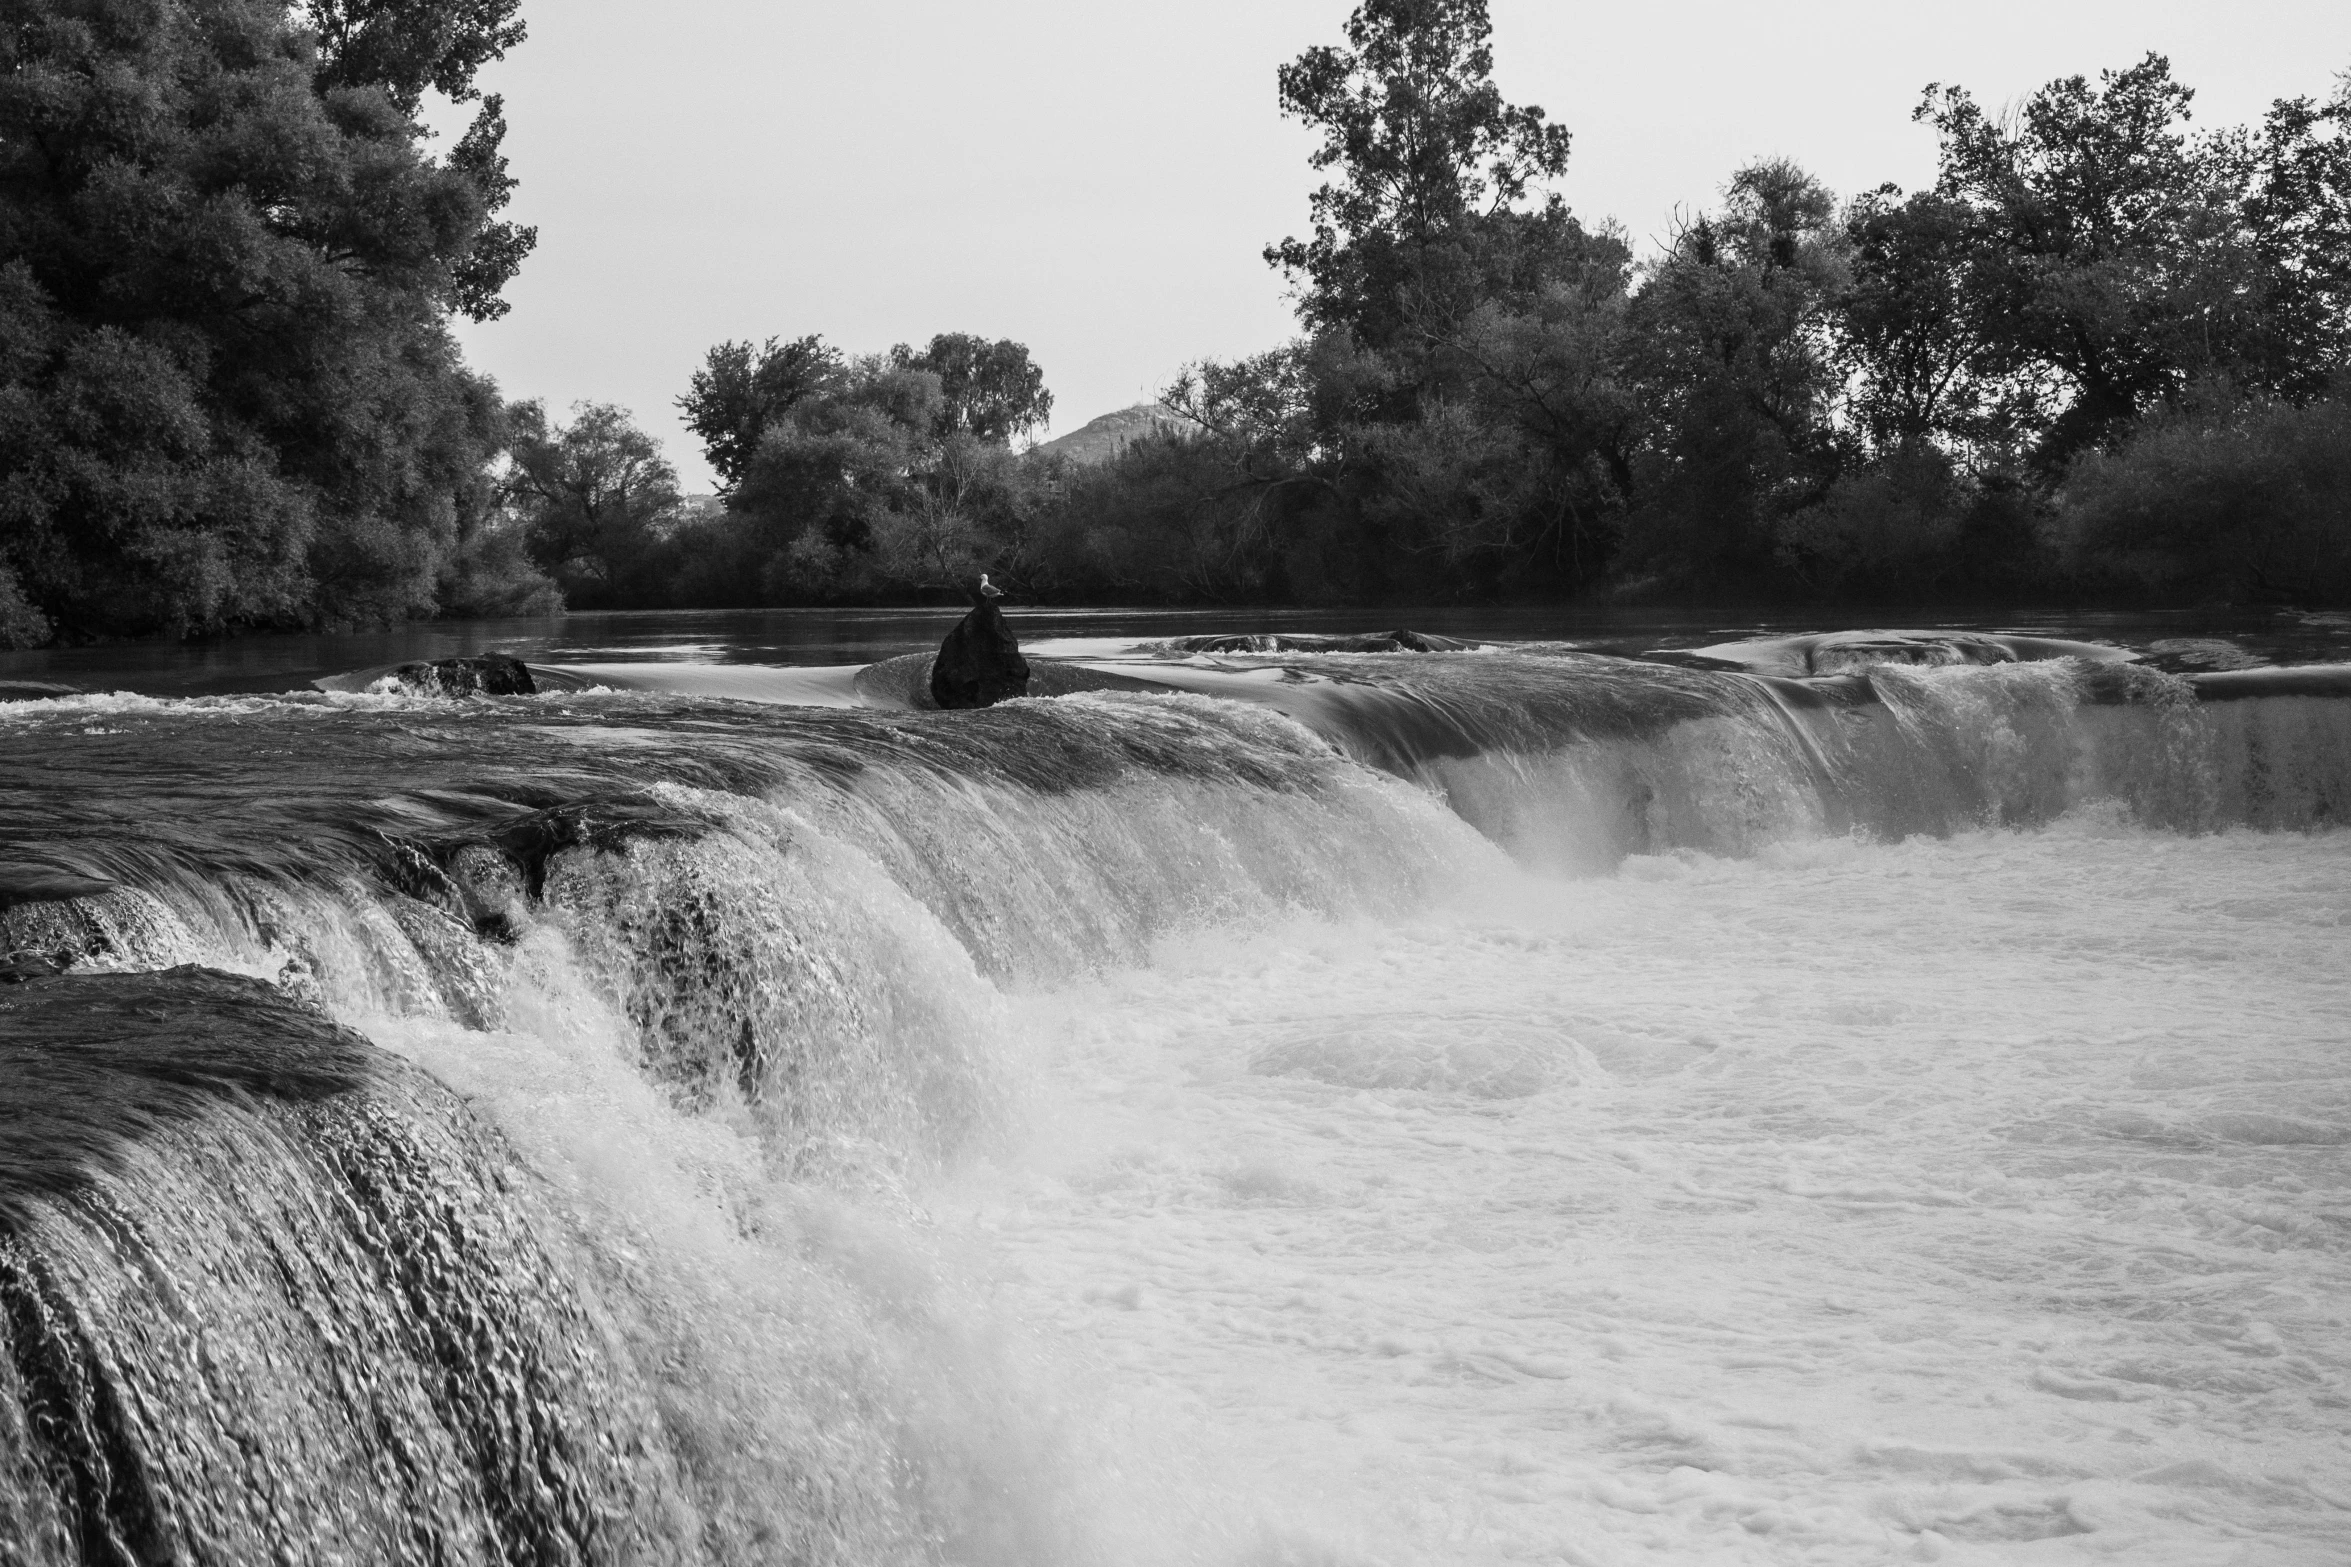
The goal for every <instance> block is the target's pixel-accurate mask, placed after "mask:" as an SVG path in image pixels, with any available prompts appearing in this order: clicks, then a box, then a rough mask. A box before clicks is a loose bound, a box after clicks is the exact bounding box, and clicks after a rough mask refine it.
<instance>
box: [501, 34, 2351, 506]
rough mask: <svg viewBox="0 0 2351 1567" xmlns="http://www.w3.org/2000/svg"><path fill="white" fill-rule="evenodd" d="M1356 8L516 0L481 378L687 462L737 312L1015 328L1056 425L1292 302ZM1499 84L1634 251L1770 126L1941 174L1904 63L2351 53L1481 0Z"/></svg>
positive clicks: (2211, 76) (2252, 58)
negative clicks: (684, 420) (1335, 83)
mask: <svg viewBox="0 0 2351 1567" xmlns="http://www.w3.org/2000/svg"><path fill="white" fill-rule="evenodd" d="M1349 9H1350V5H1349V4H1348V3H1346V0H1188V3H1184V4H1170V3H1166V0H1157V3H1153V4H1148V5H1143V4H1132V3H1127V0H995V3H975V0H823V3H814V0H784V3H777V0H668V3H666V4H661V5H654V4H647V3H642V0H639V3H635V4H622V3H620V0H562V3H560V4H554V3H549V0H539V3H536V4H528V3H526V8H525V14H526V16H527V17H528V19H529V23H530V31H531V36H530V41H529V42H528V43H526V44H524V45H523V46H522V48H520V49H519V50H517V51H515V53H514V54H513V55H512V56H511V57H509V58H508V59H507V60H505V61H503V62H501V63H499V64H497V65H494V66H492V67H491V68H490V69H489V70H488V71H487V72H485V73H484V83H485V85H486V86H488V87H489V88H490V89H491V90H492V91H496V92H502V93H504V94H505V95H506V113H507V118H508V120H509V122H510V123H511V125H512V130H511V131H510V132H509V135H508V138H507V150H508V152H509V155H510V156H511V158H512V160H513V172H514V173H515V175H516V176H517V177H518V178H519V179H520V180H521V182H522V184H521V188H520V190H519V191H518V192H517V193H516V196H515V203H514V214H513V215H514V216H516V217H517V218H518V219H519V220H520V221H522V222H525V223H535V224H537V225H538V229H539V248H538V251H537V253H536V254H534V255H533V256H532V257H531V259H530V260H529V262H528V263H527V264H526V265H525V266H524V268H523V272H522V275H521V276H520V277H519V278H518V279H516V280H515V282H514V283H513V284H512V285H510V286H509V287H508V289H507V292H506V297H507V298H508V299H509V300H510V301H511V302H512V303H513V306H514V309H513V313H512V314H511V315H509V316H508V317H507V318H506V319H505V320H503V321H499V322H495V323H492V324H490V325H487V326H480V327H473V326H468V327H466V328H465V330H464V331H463V334H462V335H463V337H464V340H465V344H466V349H467V353H468V356H469V357H470V359H471V360H472V362H473V363H474V364H475V365H476V366H477V367H479V368H481V369H483V370H486V371H488V372H489V373H490V374H491V375H493V376H495V377H496V378H497V379H498V381H499V383H500V385H501V387H502V388H503V389H504V391H505V393H506V395H507V396H509V397H536V398H541V399H544V400H545V401H546V402H547V403H548V405H549V406H550V408H551V409H552V410H561V409H564V408H566V407H568V406H569V405H570V404H572V403H573V402H576V401H579V400H583V399H593V400H597V401H606V402H615V403H619V404H621V405H622V406H623V407H626V408H628V409H630V410H631V411H632V412H634V413H635V414H636V416H637V418H638V419H639V420H640V422H642V423H643V424H644V425H645V427H646V428H647V429H649V430H652V431H653V432H655V433H656V434H657V435H659V436H660V437H661V438H662V439H663V440H665V441H666V442H667V443H668V446H669V451H670V455H671V457H672V459H673V460H674V461H675V462H676V463H677V465H678V469H679V472H680V475H681V477H682V478H683V479H684V481H685V484H686V488H687V489H689V490H698V489H705V488H708V487H710V485H711V482H712V481H711V478H710V472H709V469H708V467H707V465H706V464H705V463H704V462H703V461H702V456H701V452H700V450H699V448H698V447H697V446H696V444H695V443H694V441H693V440H692V438H691V437H690V436H689V435H687V434H686V432H685V431H684V429H683V428H682V427H680V426H679V424H678V422H677V411H676V407H675V402H674V400H675V398H676V397H677V395H678V394H679V393H680V392H682V391H683V390H684V389H685V386H686V382H687V378H688V377H689V376H690V375H691V374H692V372H693V370H694V368H695V366H696V365H697V364H699V363H700V361H701V357H702V355H703V353H704V352H705V351H706V350H707V349H708V348H709V347H710V346H711V345H712V344H714V343H717V342H719V341H721V340H723V339H727V338H766V337H769V336H780V337H796V336H799V335H800V334H802V333H807V332H820V333H822V334H824V336H825V337H826V338H827V339H829V340H830V341H832V342H833V343H835V344H837V345H838V346H840V347H842V348H844V349H846V350H849V351H851V352H870V351H874V350H878V349H883V348H887V347H888V346H889V345H891V344H892V343H896V342H921V341H923V340H925V339H927V338H929V337H930V336H931V334H933V333H934V332H943V331H964V332H978V333H982V334H985V335H987V336H989V337H1011V338H1017V339H1018V340H1020V341H1021V342H1024V343H1026V344H1028V345H1029V349H1030V351H1031V353H1032V354H1033V355H1034V357H1035V358H1036V360H1037V362H1038V363H1039V364H1041V365H1042V366H1043V367H1044V370H1045V378H1046V383H1047V385H1049V386H1050V387H1051V388H1052V390H1053V396H1054V410H1055V417H1054V430H1055V432H1056V433H1059V432H1064V431H1068V430H1072V429H1075V428H1077V427H1078V426H1079V425H1081V424H1083V423H1085V422H1086V420H1088V419H1090V418H1092V417H1094V416H1095V415H1096V414H1100V413H1104V412H1107V411H1109V410H1111V409H1115V408H1123V407H1125V406H1127V405H1129V404H1131V403H1135V402H1140V401H1143V400H1145V399H1147V398H1149V397H1150V396H1152V395H1153V394H1154V393H1155V392H1156V391H1157V389H1158V388H1159V387H1160V386H1162V385H1164V384H1165V383H1166V382H1167V380H1168V379H1169V378H1170V377H1171V376H1172V375H1173V374H1174V372H1175V371H1176V370H1177V369H1178V368H1179V367H1180V366H1181V365H1183V364H1184V363H1185V362H1186V361H1188V360H1192V359H1197V358H1200V357H1203V356H1230V355H1234V354H1241V353H1247V352H1253V351H1255V350H1258V349H1263V348H1268V347H1271V346H1273V345H1275V344H1277V343H1279V342H1281V341H1283V340H1284V339H1285V338H1286V337H1287V336H1288V334H1289V331H1290V326H1291V318H1290V313H1289V309H1288V306H1287V305H1286V304H1285V303H1284V300H1283V297H1282V296H1283V290H1282V284H1281V282H1280V279H1279V278H1278V276H1277V275H1276V274H1275V273H1274V272H1272V271H1271V270H1270V269H1269V268H1267V267H1266V266H1265V264H1264V262H1263V261H1261V260H1260V259H1259V252H1260V251H1261V250H1262V249H1263V248H1264V246H1265V245H1266V243H1267V242H1268V241H1271V240H1275V239H1279V238H1280V237H1282V236H1283V235H1285V234H1290V233H1294V232H1298V231H1299V230H1301V229H1302V228H1303V227H1304V223H1305V217H1306V196H1307V193H1308V191H1309V190H1310V189H1311V188H1312V187H1313V184H1314V183H1315V181H1314V179H1313V177H1312V175H1311V174H1310V172H1309V171H1308V169H1307V168H1306V155H1307V153H1308V151H1309V150H1310V149H1311V147H1312V144H1313V140H1312V137H1311V136H1310V134H1309V133H1308V132H1307V131H1306V130H1305V129H1304V128H1302V127H1300V126H1299V125H1297V124H1295V123H1294V122H1287V121H1284V120H1283V119H1281V118H1280V116H1279V115H1278V113H1277V112H1276V110H1275V105H1274V69H1275V67H1276V66H1277V65H1278V64H1279V63H1280V62H1282V61H1284V60H1286V59H1288V58H1290V57H1291V56H1293V55H1295V54H1296V53H1297V52H1298V51H1299V50H1301V49H1303V48H1305V47H1307V46H1308V45H1311V44H1315V43H1324V42H1337V41H1339V37H1340V29H1341V27H1342V26H1343V25H1344V23H1345V21H1346V18H1347V14H1348V11H1349ZM1493 14H1494V50H1495V61H1496V69H1495V75H1496V77H1497V79H1498V80H1499V81H1500V83H1501V86H1502V88H1503V90H1504V92H1505V94H1506V95H1507V96H1508V97H1509V98H1511V99H1512V100H1513V101H1515V102H1533V103H1539V104H1541V105H1542V106H1543V107H1544V108H1545V109H1547V110H1548V111H1550V114H1551V116H1552V118H1553V119H1555V120H1557V121H1559V122H1560V123H1562V124H1565V125H1566V126H1568V127H1569V128H1570V129H1571V130H1572V131H1573V132H1574V133H1575V157H1574V162H1573V164H1572V166H1571V168H1570V169H1569V173H1568V177H1567V181H1566V184H1565V187H1564V193H1565V195H1566V197H1567V199H1568V201H1569V203H1570V205H1571V206H1573V207H1574V208H1575V210H1576V211H1577V212H1578V213H1579V214H1580V215H1582V216H1583V217H1584V218H1585V219H1586V220H1587V221H1592V220H1598V219H1601V218H1606V217H1614V218H1617V219H1618V220H1620V221H1621V222H1623V223H1624V225H1625V226H1626V227H1627V228H1628V229H1629V230H1630V231H1631V232H1632V234H1633V237H1634V239H1635V241H1636V243H1640V244H1643V245H1644V246H1645V244H1646V242H1647V241H1648V240H1650V239H1651V238H1653V237H1654V236H1657V235H1659V234H1662V233H1663V232H1665V230H1666V227H1667V225H1668V223H1669V221H1670V220H1671V218H1672V215H1673V213H1674V211H1675V209H1676V208H1677V207H1682V208H1694V207H1698V206H1703V205H1706V204H1709V203H1711V202H1712V201H1714V200H1715V198H1716V196H1717V193H1718V192H1719V190H1720V187H1721V185H1722V182H1723V180H1724V178H1725V177H1726V176H1727V175H1728V174H1729V173H1730V172H1731V170H1732V169H1733V168H1735V167H1736V166H1737V165H1739V164H1740V163H1742V162H1744V161H1746V160H1748V159H1750V158H1754V157H1757V156H1761V155H1768V154H1784V155H1786V156H1789V157H1793V158H1795V159H1797V160H1798V161H1800V162H1801V163H1803V164H1805V165H1806V166H1808V167H1809V168H1811V169H1812V170H1814V171H1815V172H1816V173H1818V174H1819V175H1820V176H1821V177H1822V178H1823V179H1824V180H1826V181H1827V182H1828V184H1829V185H1830V186H1831V188H1833V189H1835V190H1836V191H1837V192H1839V193H1840V194H1841V195H1842V194H1849V193H1851V192H1853V191H1856V190H1861V189H1867V188H1869V187H1871V186H1874V185H1877V184H1880V183H1882V182H1884V181H1887V180H1892V181H1895V182H1896V183H1899V184H1901V185H1904V186H1909V187H1915V186H1918V185H1922V184H1925V183H1927V182H1928V181H1929V180H1930V179H1931V178H1932V175H1933V167H1934V163H1933V151H1934V149H1933V141H1932V138H1931V136H1930V134H1929V133H1928V132H1927V131H1926V130H1924V129H1923V128H1921V127H1918V126H1915V125H1913V124H1911V123H1910V110H1911V109H1912V107H1913V106H1915V104H1916V103H1917V101H1918V97H1919V91H1920V89H1921V88H1922V87H1924V86H1925V84H1927V83H1928V82H1930V81H1945V82H1957V83H1960V84H1963V85H1965V86H1967V87H1968V88H1970V89H1971V90H1972V91H1974V92H1975V94H1976V96H1977V97H1978V98H1979V99H1981V100H1983V101H1985V102H1986V103H1988V104H1996V103H2000V102H2005V101H2006V100H2008V99H2011V98H2014V97H2016V96H2018V95H2021V94H2023V93H2025V92H2027V91H2029V90H2031V89H2032V88H2034V87H2036V86H2038V85H2039V84H2041V83H2042V82H2044V81H2047V80H2049V79H2050V78H2052V77H2056V76H2061V75H2069V74H2072V73H2075V72H2083V73H2090V74H2095V73H2096V72H2097V71H2098V70H2099V69H2100V68H2102V67H2120V66H2123V65H2126V64H2129V63H2130V62H2132V61H2134V60H2136V59H2137V58H2139V56H2141V55H2142V54H2144V53H2145V52H2146V51H2148V50H2150V49H2156V50H2161V51H2163V52H2164V53H2166V54H2168V55H2170V56H2171V59H2172V64H2173V69H2174V72H2175V73H2176V74H2177V75H2178V76H2179V77H2180V78H2181V79H2182V80H2184V81H2186V82H2187V83H2188V84H2189V85H2190V86H2193V87H2195V88H2196V89H2197V93H2198V96H2197V101H2196V107H2197V111H2198V114H2197V118H2198V120H2199V122H2200V123H2203V124H2208V125H2210V124H2229V123H2235V122H2238V121H2242V120H2247V119H2251V118H2254V117H2257V116H2258V115H2259V114H2260V112H2261V111H2262V109H2263V108H2264V107H2265V106H2266V105H2267V104H2268V103H2269V101H2270V100H2271V99H2273V98H2277V97H2282V96H2294V95H2300V94H2313V95H2317V94H2323V93H2325V92H2326V91H2328V90H2329V88H2330V84H2331V83H2332V81H2333V79H2334V77H2335V76H2336V74H2337V73H2339V72H2341V71H2343V70H2344V69H2346V68H2351V3H2346V0H2239V3H2234V4H2227V5H2221V4H2214V3H2213V0H1976V3H1972V4H1967V5H1957V4H1943V5H1916V4H1911V5H1902V4H1888V3H1886V0H1874V3H1866V4H1865V3H1860V0H1782V3H1780V4H1777V5H1762V4H1754V3H1748V4H1728V3H1722V0H1697V3H1690V4H1683V5H1650V6H1645V7H1643V6H1637V7H1626V6H1622V5H1616V6H1599V5H1569V4H1563V3H1560V0H1494V5H1493Z"/></svg>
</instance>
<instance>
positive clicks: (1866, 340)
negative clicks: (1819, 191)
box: [1832, 185, 2014, 454]
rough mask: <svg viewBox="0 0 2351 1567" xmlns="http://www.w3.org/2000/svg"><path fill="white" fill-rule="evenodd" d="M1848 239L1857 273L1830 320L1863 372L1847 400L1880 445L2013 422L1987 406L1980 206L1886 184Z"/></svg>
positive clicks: (1848, 362)
mask: <svg viewBox="0 0 2351 1567" xmlns="http://www.w3.org/2000/svg"><path fill="white" fill-rule="evenodd" d="M1845 238H1846V243H1847V246H1848V248H1849V254H1850V257H1851V268H1852V270H1851V278H1850V281H1849V283H1848V284H1847V286H1846V288H1845V291H1844V294H1843V296H1842V297H1841V298H1840V299H1839V300H1838V301H1837V309H1836V314H1835V320H1834V324H1833V328H1832V331H1833V334H1834V337H1835V340H1836V352H1837V356H1838V358H1839V360H1840V361H1841V362H1842V364H1843V366H1844V368H1845V369H1846V371H1847V372H1848V373H1849V374H1850V375H1851V376H1852V377H1853V384H1852V385H1851V387H1850V389H1849V391H1848V396H1847V401H1848V407H1849V409H1850V412H1851V414H1852V417H1853V420H1854V422H1855V424H1856V425H1857V426H1858V428H1859V429H1860V431H1861V432H1862V434H1863V436H1864V438H1865V439H1866V440H1867V441H1868V442H1869V443H1870V445H1871V447H1872V449H1873V450H1875V451H1877V452H1879V453H1881V454H1890V453H1895V452H1903V451H1910V450H1913V449H1916V448H1917V447H1920V446H1922V445H1926V444H1930V443H1937V442H1944V441H1953V442H1968V441H1974V440H1981V439H1984V438H1987V437H1989V436H1991V435H1992V434H1993V433H1994V425H1995V424H1996V425H1999V426H2005V425H2008V424H2012V423H2013V422H2014V421H2013V420H2012V419H2009V420H1998V419H1996V418H1995V415H1994V413H1993V410H1992V409H1991V408H1990V407H1988V406H1987V401H1988V398H1989V397H1991V396H1994V395H1996V391H1997V389H1996V388H1994V387H1992V386H1990V385H1989V381H1990V378H1989V377H1987V375H1986V374H1985V363H1984V361H1985V357H1986V354H1987V351H1988V349H1989V346H1990V333H1991V331H1992V330H1993V327H1992V324H1991V323H1989V322H1988V321H1987V320H1986V319H1985V315H1984V312H1983V311H1982V310H1981V309H1980V308H1978V306H1977V302H1976V297H1975V296H1976V291H1977V289H1978V288H1979V286H1980V281H1979V279H1980V273H1981V271H1982V270H1983V269H1984V268H1985V267H1986V266H1987V265H1988V264H1989V259H1990V258H1989V256H1988V255H1987V253H1986V244H1987V240H1986V235H1985V233H1984V226H1983V224H1982V222H1981V219H1980V215H1979V214H1978V212H1977V210H1976V209H1975V208H1974V207H1972V206H1970V205H1969V204H1968V203H1966V202H1964V201H1961V200H1958V199H1956V198H1954V197H1951V196H1947V195H1944V194H1942V193H1941V192H1939V191H1921V192H1919V193H1918V194H1916V195H1913V196H1910V197H1908V198H1907V199H1904V198H1903V197H1902V194H1901V192H1900V191H1898V190H1896V189H1895V188H1894V187H1892V186H1890V185H1888V186H1883V187H1881V188H1879V189H1878V190H1875V191H1872V192H1870V193H1869V194H1868V195H1866V196H1863V197H1861V198H1860V199H1859V200H1857V201H1855V202H1854V203H1853V205H1852V207H1851V208H1850V209H1849V210H1848V211H1847V213H1846V217H1845Z"/></svg>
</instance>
